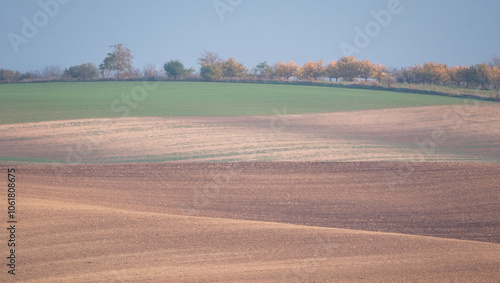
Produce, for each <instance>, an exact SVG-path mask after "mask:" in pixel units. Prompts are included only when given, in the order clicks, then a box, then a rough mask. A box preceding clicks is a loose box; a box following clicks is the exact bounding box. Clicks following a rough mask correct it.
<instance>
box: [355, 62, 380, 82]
mask: <svg viewBox="0 0 500 283" xmlns="http://www.w3.org/2000/svg"><path fill="white" fill-rule="evenodd" d="M357 64H358V71H359V77H360V78H363V79H365V82H366V81H368V78H371V77H372V75H373V74H374V72H375V68H376V67H375V66H374V65H373V64H372V63H371V62H370V61H368V60H361V61H358V62H357Z"/></svg>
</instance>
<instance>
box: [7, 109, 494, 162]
mask: <svg viewBox="0 0 500 283" xmlns="http://www.w3.org/2000/svg"><path fill="white" fill-rule="evenodd" d="M498 109H499V108H498V106H497V105H494V104H491V103H487V104H486V103H477V104H472V105H467V106H466V105H441V106H425V107H408V108H395V109H380V110H364V111H352V112H337V113H321V114H300V115H268V116H204V117H123V118H104V119H81V120H64V121H46V122H35V123H21V124H5V125H0V132H2V133H3V135H2V136H1V137H0V144H1V145H2V147H1V149H0V162H2V163H7V162H8V163H11V164H13V163H16V164H19V163H30V162H37V163H38V162H40V163H136V162H165V161H184V162H225V161H231V162H240V161H405V162H422V161H441V162H443V161H444V162H448V161H460V162H485V163H500V155H499V154H500V151H499V149H500V128H498V127H496V125H498V124H500V111H498Z"/></svg>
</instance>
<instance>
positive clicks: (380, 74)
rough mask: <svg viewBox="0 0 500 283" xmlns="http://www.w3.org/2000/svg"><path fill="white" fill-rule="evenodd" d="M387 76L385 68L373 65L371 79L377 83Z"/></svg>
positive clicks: (387, 70)
mask: <svg viewBox="0 0 500 283" xmlns="http://www.w3.org/2000/svg"><path fill="white" fill-rule="evenodd" d="M388 74H389V69H388V68H387V66H385V65H382V64H375V65H374V68H373V78H374V79H376V80H377V81H378V82H379V83H380V82H381V81H382V80H383V79H384V78H385V77H386V76H387V75H388Z"/></svg>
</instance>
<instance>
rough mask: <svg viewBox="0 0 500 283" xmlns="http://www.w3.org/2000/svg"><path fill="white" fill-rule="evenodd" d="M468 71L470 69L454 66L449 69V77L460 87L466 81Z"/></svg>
mask: <svg viewBox="0 0 500 283" xmlns="http://www.w3.org/2000/svg"><path fill="white" fill-rule="evenodd" d="M467 69H468V68H467V67H465V66H453V67H451V68H448V77H449V78H450V80H451V81H452V82H454V83H456V84H457V86H458V87H460V83H461V82H463V81H464V80H465V77H466V73H467V71H468V70H467Z"/></svg>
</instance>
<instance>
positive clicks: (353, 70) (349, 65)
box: [337, 56, 359, 82]
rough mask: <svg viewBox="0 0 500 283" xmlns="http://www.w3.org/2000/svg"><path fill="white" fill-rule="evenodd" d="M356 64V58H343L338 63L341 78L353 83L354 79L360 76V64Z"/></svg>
mask: <svg viewBox="0 0 500 283" xmlns="http://www.w3.org/2000/svg"><path fill="white" fill-rule="evenodd" d="M356 62H357V61H356V58H354V56H349V57H346V56H343V57H342V58H340V59H339V60H338V61H337V67H338V69H339V72H340V76H341V77H342V78H343V79H344V80H347V81H350V82H352V80H353V79H355V78H357V77H358V76H359V69H358V64H357V63H356Z"/></svg>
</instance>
